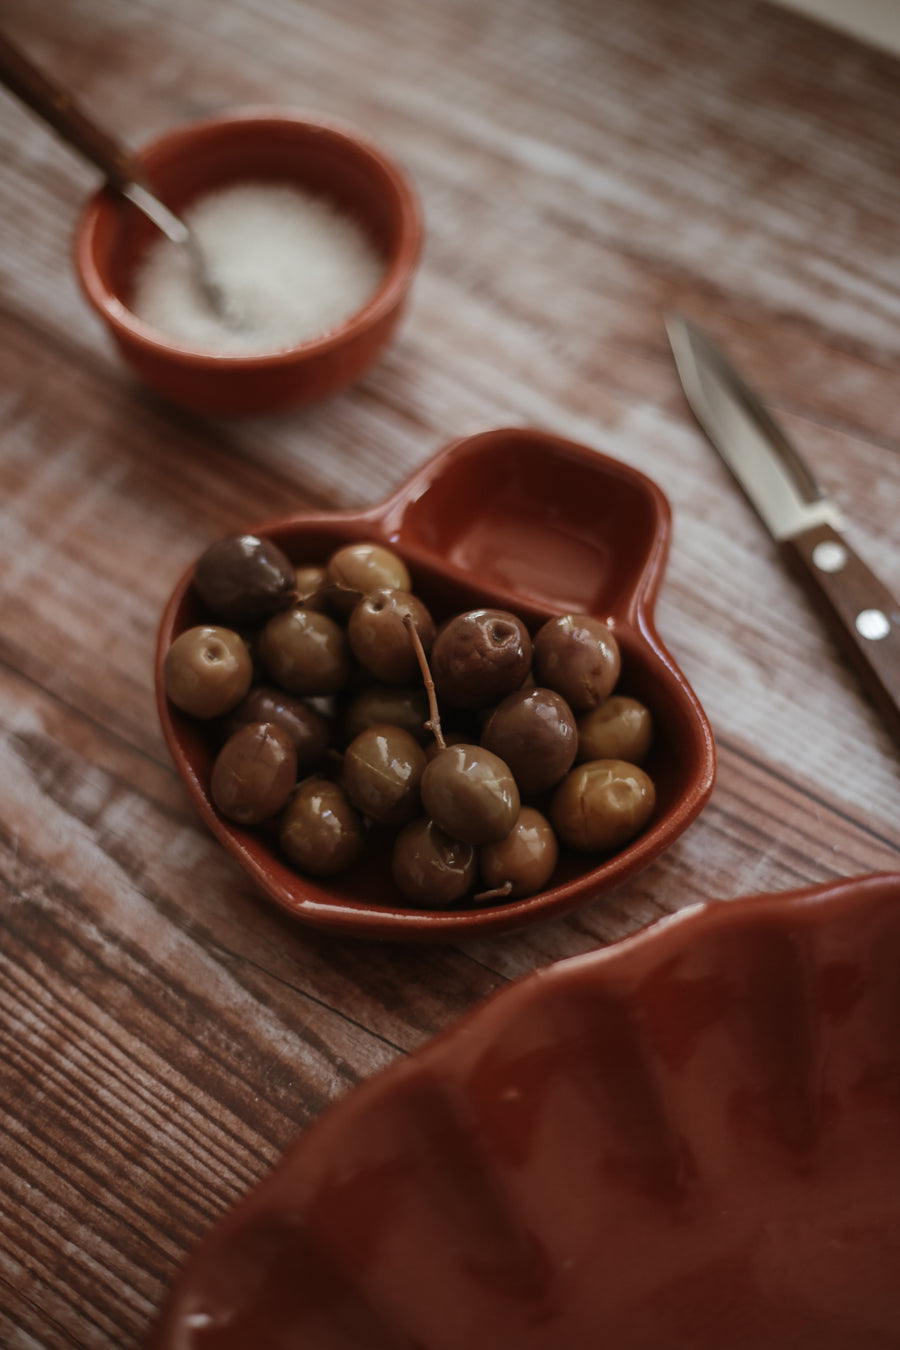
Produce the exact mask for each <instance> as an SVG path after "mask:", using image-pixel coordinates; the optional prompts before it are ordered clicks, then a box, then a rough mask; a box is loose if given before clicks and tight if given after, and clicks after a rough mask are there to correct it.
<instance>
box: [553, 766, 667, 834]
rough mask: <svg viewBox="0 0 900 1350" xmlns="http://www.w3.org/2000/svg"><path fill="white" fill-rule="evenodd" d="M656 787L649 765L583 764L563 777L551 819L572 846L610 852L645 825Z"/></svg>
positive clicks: (554, 798)
mask: <svg viewBox="0 0 900 1350" xmlns="http://www.w3.org/2000/svg"><path fill="white" fill-rule="evenodd" d="M655 805H656V790H655V788H654V786H653V782H652V781H651V779H650V778H648V776H647V774H646V773H645V772H644V770H643V769H641V768H639V767H638V766H637V765H636V764H628V763H627V762H626V761H625V760H622V759H595V760H590V761H589V762H588V763H587V764H579V765H577V766H576V767H575V768H574V769H572V770H571V771H570V772H569V773H568V774H567V775H566V777H565V778H564V779H563V780H562V782H561V783H560V784H559V787H557V789H556V791H555V792H554V794H553V799H552V801H551V803H550V820H551V822H552V824H553V828H554V829H555V830H556V833H557V835H558V836H559V838H560V839H561V840H562V841H563V843H565V844H568V845H569V847H570V848H573V849H577V850H578V851H579V852H583V853H595V852H597V853H606V852H609V851H610V850H612V849H616V848H621V847H622V846H623V844H627V843H628V841H629V840H630V839H632V838H633V837H634V836H635V835H636V834H637V833H638V832H639V831H640V830H642V829H643V828H644V826H645V825H646V824H647V821H648V820H649V819H650V816H651V815H652V814H653V808H654V806H655Z"/></svg>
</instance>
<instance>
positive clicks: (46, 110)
mask: <svg viewBox="0 0 900 1350" xmlns="http://www.w3.org/2000/svg"><path fill="white" fill-rule="evenodd" d="M0 82H2V83H3V84H4V85H5V86H6V88H7V89H9V90H10V91H11V92H12V93H13V94H15V95H16V97H17V98H20V99H21V100H22V102H23V103H24V104H26V106H27V107H29V108H31V109H32V111H33V112H36V113H37V114H38V116H40V117H42V118H43V119H44V121H45V122H47V123H48V124H49V125H50V126H51V127H53V129H54V131H56V132H58V133H59V135H60V136H62V138H63V140H65V141H68V143H69V144H70V145H71V146H73V147H74V148H75V149H76V150H79V151H80V152H81V154H82V155H84V156H85V158H87V159H89V160H90V161H91V163H92V164H94V165H96V167H97V168H98V169H102V170H103V172H104V174H105V175H106V177H107V179H108V180H109V182H110V183H111V184H112V185H113V187H115V188H118V189H121V188H123V187H127V185H128V184H129V183H141V182H142V181H143V180H142V177H141V170H140V169H139V167H138V164H137V162H136V160H134V159H133V158H132V156H131V155H130V154H129V152H128V151H127V150H126V149H125V148H124V147H123V146H121V145H120V144H119V143H118V142H117V141H115V140H114V139H113V138H112V137H111V136H110V135H109V134H108V133H107V132H105V131H104V130H102V128H101V127H98V126H97V125H96V123H95V122H93V121H91V119H90V118H89V117H88V116H87V115H86V114H85V113H83V112H82V111H81V109H80V108H78V107H76V106H75V104H74V102H73V101H72V98H71V97H70V95H69V94H68V93H67V92H66V90H65V89H62V88H60V86H59V85H57V84H55V83H54V82H53V81H52V80H50V79H49V78H48V77H47V76H46V75H44V74H43V73H42V72H41V71H40V70H38V69H37V67H36V66H34V65H32V63H31V61H30V60H29V59H28V57H27V56H26V55H25V53H24V52H22V51H20V50H19V48H18V47H16V46H15V45H14V44H13V43H12V42H10V41H9V39H8V38H7V37H5V36H4V35H3V34H2V33H0Z"/></svg>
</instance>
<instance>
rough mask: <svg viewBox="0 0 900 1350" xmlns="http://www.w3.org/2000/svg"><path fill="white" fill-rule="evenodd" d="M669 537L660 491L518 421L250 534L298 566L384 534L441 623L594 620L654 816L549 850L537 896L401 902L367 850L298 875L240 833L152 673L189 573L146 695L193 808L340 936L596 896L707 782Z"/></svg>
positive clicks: (654, 843) (177, 624) (446, 927)
mask: <svg viewBox="0 0 900 1350" xmlns="http://www.w3.org/2000/svg"><path fill="white" fill-rule="evenodd" d="M669 531H670V512H669V507H668V504H667V502H666V499H665V498H664V496H663V494H662V493H661V492H660V490H659V488H658V487H656V486H655V484H653V483H652V482H651V481H650V480H649V479H647V478H646V477H645V476H644V475H642V474H640V473H638V472H637V471H636V470H634V469H632V468H630V467H629V466H628V465H626V464H623V463H620V462H618V461H615V460H613V459H610V458H607V457H605V456H603V455H601V454H598V453H597V452H595V451H593V450H590V449H588V448H587V447H585V446H582V445H577V444H573V443H571V442H568V441H564V440H561V439H559V438H557V437H555V436H551V435H547V434H545V433H543V432H539V431H533V430H525V429H512V430H509V429H507V430H502V429H501V430H495V431H488V432H484V433H482V434H480V435H476V436H472V437H467V438H465V439H462V440H459V441H456V442H454V443H453V444H451V445H449V446H447V447H446V448H445V449H443V450H442V451H441V452H440V453H438V454H437V455H436V456H435V457H434V458H433V459H431V460H430V461H429V462H428V463H426V464H425V465H424V467H423V468H421V469H420V470H419V471H418V472H417V473H415V474H414V475H413V476H412V477H411V478H410V479H409V480H408V481H407V482H406V483H404V484H403V485H402V486H401V487H400V488H399V490H398V491H396V492H395V493H394V494H393V495H392V496H390V497H389V498H388V499H387V500H386V501H384V502H382V503H381V504H380V505H378V506H375V507H372V508H370V509H367V510H363V511H357V512H351V513H337V512H327V513H320V514H305V515H299V516H293V517H289V518H287V519H284V520H278V521H273V522H269V523H268V524H263V525H261V526H258V527H257V526H254V527H252V533H254V534H257V535H261V536H264V537H265V538H267V539H270V540H272V541H273V542H274V543H275V544H277V545H278V546H279V547H280V548H281V549H282V550H283V551H284V552H285V553H286V554H287V555H288V558H289V559H290V560H291V561H292V562H293V563H294V564H295V565H297V564H300V563H304V562H321V561H322V560H323V559H324V558H326V557H327V556H328V555H329V554H330V553H331V552H333V551H334V550H336V549H337V548H338V547H340V546H341V545H342V544H345V543H348V542H352V541H356V540H368V541H374V542H380V543H383V544H388V545H389V546H390V548H391V549H392V550H394V551H395V552H396V553H397V554H398V555H399V556H400V557H401V558H402V559H403V560H404V562H405V563H406V565H407V567H408V569H409V572H410V574H411V577H412V583H413V590H414V592H415V593H416V594H417V595H419V596H421V598H422V599H423V600H424V602H425V603H426V604H427V605H428V606H429V607H430V609H431V611H432V613H433V614H434V617H435V620H436V621H437V622H440V620H441V619H442V618H444V617H446V616H447V615H449V614H452V613H456V612H459V611H462V610H467V609H470V608H472V607H476V606H491V607H494V608H499V609H502V610H506V611H511V612H513V613H514V614H516V615H518V616H519V617H520V618H521V619H522V620H523V621H524V623H525V624H526V625H527V626H528V627H529V628H531V629H532V630H534V629H536V628H537V627H539V626H540V625H541V623H543V622H544V621H545V620H546V619H548V618H550V617H552V616H554V615H558V614H563V613H567V612H576V613H581V614H588V615H592V616H596V617H597V618H600V619H602V620H604V621H605V622H606V623H607V624H608V626H609V628H610V629H611V630H612V632H613V633H614V635H615V638H616V640H617V643H618V646H619V648H620V650H621V675H620V678H619V683H618V686H617V688H618V689H619V690H620V691H621V692H623V693H626V694H629V695H631V696H632V697H633V698H635V699H637V700H641V701H643V703H644V704H645V705H646V706H647V707H648V708H649V709H650V711H651V713H652V716H653V721H654V726H655V732H654V740H653V745H652V748H651V751H650V755H649V758H648V759H647V762H646V765H645V768H646V772H647V774H649V775H650V777H651V779H652V780H653V783H654V785H655V793H656V805H655V809H654V812H653V815H652V816H651V818H650V820H649V823H648V824H647V825H646V826H645V827H644V829H643V830H642V832H641V833H640V834H639V835H637V837H635V838H633V839H632V840H631V842H629V843H627V844H626V845H625V846H624V847H622V848H621V849H619V850H618V851H614V852H611V853H606V854H585V853H574V852H570V851H569V850H567V849H565V848H563V849H561V850H560V857H559V862H558V865H557V867H556V870H555V871H554V873H553V875H552V876H551V877H550V881H549V883H548V884H547V885H546V887H545V888H544V889H543V890H541V892H540V893H539V894H536V895H531V896H528V897H527V898H522V899H514V900H504V901H502V902H497V901H493V902H488V903H484V904H480V905H477V906H469V907H468V908H462V907H460V908H455V909H445V910H440V911H438V910H431V909H422V908H413V907H411V906H409V905H407V904H404V902H403V901H402V899H401V898H400V896H399V894H398V892H397V891H396V888H395V887H394V884H393V881H392V878H391V875H390V870H389V866H388V859H387V858H386V857H379V856H378V853H377V849H376V850H375V852H374V853H373V852H371V851H368V852H367V853H366V854H365V855H364V856H363V858H362V859H360V861H359V862H357V863H356V864H354V865H353V866H352V867H350V869H349V870H347V871H345V872H343V873H341V874H340V875H338V876H336V877H334V878H332V879H327V880H315V879H312V878H309V877H304V876H301V875H300V874H299V873H298V872H297V871H295V870H293V869H292V868H291V867H290V866H289V865H288V864H287V863H286V861H285V860H284V859H283V858H282V857H281V856H280V854H279V851H278V847H277V843H276V844H273V842H272V838H271V835H270V834H267V833H266V831H265V830H263V831H258V830H250V829H242V828H240V827H238V826H237V825H234V824H232V823H230V822H229V821H227V820H225V819H224V818H223V817H222V816H221V815H220V814H219V813H218V811H217V810H216V809H215V807H214V806H213V804H212V802H211V798H210V787H209V785H210V774H211V762H212V757H213V753H214V751H213V748H212V744H211V738H210V734H209V731H208V728H207V727H206V726H205V725H204V724H203V723H202V722H198V721H195V720H193V719H191V718H189V717H187V716H185V715H184V714H183V713H181V712H179V711H178V709H177V708H175V706H174V705H173V704H172V703H171V702H170V701H169V699H168V698H167V696H166V693H165V686H164V676H163V665H164V660H165V655H166V652H167V651H168V649H169V647H170V645H171V643H172V641H173V640H174V638H175V637H177V636H178V635H179V634H180V633H182V632H183V631H184V630H185V629H188V628H191V627H193V626H195V625H197V624H199V623H201V622H206V621H207V620H205V619H204V618H203V614H202V611H201V610H200V608H199V604H198V600H197V597H196V594H195V593H194V591H193V588H192V574H193V569H189V571H188V572H187V574H186V575H185V576H184V577H182V579H181V581H180V582H179V583H178V585H177V587H176V589H175V592H174V594H173V595H172V597H171V599H170V601H169V603H168V605H167V607H166V610H165V613H164V615H163V617H162V621H161V624H160V629H159V636H158V648H157V661H156V687H157V702H158V709H159V716H160V719H161V724H162V728H163V732H164V735H165V738H166V741H167V744H168V746H169V749H170V751H171V754H172V756H173V758H174V760H175V763H176V765H177V767H178V770H179V772H180V773H181V775H182V777H183V779H184V781H185V783H186V785H187V789H188V791H189V793H190V795H191V797H192V799H193V801H194V803H195V805H196V807H197V809H198V810H199V812H200V814H201V816H202V817H203V819H204V820H205V822H206V823H207V825H208V826H209V828H210V829H211V830H212V831H213V833H214V834H215V835H216V837H217V838H218V839H219V840H220V841H221V843H222V844H223V845H224V846H225V848H226V849H227V850H228V851H229V852H230V853H231V855H232V856H233V857H234V858H235V859H236V860H237V861H238V862H239V863H240V865H241V866H242V867H244V868H245V869H246V871H247V872H248V873H249V874H250V876H251V877H252V878H253V879H254V881H255V882H256V883H257V884H258V885H259V887H260V888H261V889H262V890H263V891H264V892H265V893H266V895H267V896H268V897H269V898H270V899H271V900H273V901H274V902H275V903H276V904H278V905H280V906H282V908H284V909H285V910H287V911H288V912H289V913H291V914H292V915H294V916H295V917H296V918H298V919H301V920H303V921H304V922H307V923H310V924H314V925H316V926H318V927H320V928H327V929H332V930H335V931H340V932H343V933H346V934H355V935H358V936H363V937H369V938H371V937H376V938H389V939H395V940H396V939H400V940H403V939H410V940H419V941H447V940H450V939H458V938H462V937H466V936H470V935H473V934H476V933H479V934H483V933H491V932H500V931H506V930H510V929H514V928H521V927H523V926H524V925H526V924H529V923H532V922H534V921H536V920H540V919H546V918H549V917H550V916H552V915H557V914H561V913H564V912H565V911H567V910H571V909H573V908H575V907H576V906H578V905H581V904H584V903H586V902H589V901H592V900H596V899H597V898H598V897H599V896H601V895H603V894H604V893H605V892H606V891H608V890H609V889H610V888H611V887H614V886H617V885H619V884H620V883H622V882H623V881H625V880H626V878H628V877H630V876H633V875H634V874H635V873H636V872H638V871H639V870H640V869H641V868H643V867H646V865H647V864H648V863H649V862H650V861H651V860H652V859H654V858H655V857H657V855H658V854H659V853H660V852H661V851H662V850H663V849H665V848H667V847H668V846H669V845H670V844H672V843H673V841H674V840H675V839H677V838H678V836H679V835H680V834H681V833H682V831H683V830H685V829H686V828H687V826H688V825H689V824H690V823H691V822H692V821H693V820H694V819H695V817H696V816H697V814H698V813H699V812H700V810H701V809H702V807H703V806H704V805H705V803H706V801H707V799H708V797H709V794H710V792H711V790H712V784H713V779H714V773H715V751H714V744H713V738H712V735H711V732H710V728H709V725H708V723H707V720H706V717H705V715H704V713H703V711H702V709H701V707H700V705H699V704H698V701H697V699H696V697H695V696H694V694H693V692H692V691H691V689H690V688H689V686H688V683H687V681H686V680H685V678H684V676H683V675H682V674H681V672H680V671H679V670H678V668H677V666H676V665H675V662H674V661H673V659H672V657H671V656H670V655H669V653H668V652H667V651H666V649H665V647H664V646H663V644H662V642H661V641H660V639H659V637H658V636H657V634H656V631H655V628H654V625H653V605H654V601H655V598H656V594H657V591H658V588H659V585H660V582H661V579H662V574H663V567H664V563H665V558H666V552H667V547H668V542H669Z"/></svg>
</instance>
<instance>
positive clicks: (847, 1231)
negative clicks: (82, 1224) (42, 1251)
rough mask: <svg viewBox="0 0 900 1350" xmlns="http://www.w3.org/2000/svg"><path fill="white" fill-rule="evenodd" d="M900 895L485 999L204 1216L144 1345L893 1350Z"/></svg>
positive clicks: (731, 907) (161, 1348)
mask: <svg viewBox="0 0 900 1350" xmlns="http://www.w3.org/2000/svg"><path fill="white" fill-rule="evenodd" d="M898 1345H900V876H896V875H894V876H890V875H885V876H872V877H866V878H861V879H858V880H855V881H847V882H840V883H835V884H833V885H830V886H823V887H820V888H818V889H811V890H802V891H797V892H794V893H791V894H788V895H783V896H763V897H754V898H750V899H744V900H737V901H731V902H727V903H712V904H707V905H700V906H696V907H693V908H691V909H689V910H686V911H683V912H682V914H680V915H679V916H677V917H675V918H673V919H670V920H664V921H662V922H661V923H658V924H657V925H655V926H654V927H652V928H650V929H648V930H645V931H644V932H643V933H642V934H639V935H637V936H636V937H633V938H630V939H626V940H625V941H624V942H622V943H620V944H618V945H616V946H614V947H611V948H608V949H607V950H605V951H602V952H595V953H591V954H589V955H587V956H582V957H578V958H574V959H571V960H568V961H563V962H560V963H558V964H557V965H555V966H551V967H549V968H548V969H545V970H542V971H539V972H537V973H536V974H533V975H531V976H528V977H527V978H525V979H523V980H521V981H519V982H518V983H517V984H515V985H513V986H511V987H509V988H508V989H506V990H504V991H503V992H502V993H500V994H498V995H495V996H494V997H493V998H492V999H490V1000H488V1001H487V1002H486V1003H484V1004H483V1005H482V1006H481V1007H480V1008H479V1009H477V1010H476V1011H475V1012H474V1013H472V1014H470V1015H469V1016H468V1017H466V1018H465V1019H463V1020H462V1021H461V1022H459V1023H458V1024H457V1025H456V1026H455V1027H453V1028H452V1029H451V1030H450V1031H448V1032H446V1033H444V1034H443V1036H441V1037H439V1038H438V1039H437V1040H435V1041H433V1042H431V1043H430V1044H429V1045H427V1046H426V1047H425V1048H424V1049H422V1050H420V1051H419V1052H417V1053H416V1054H414V1055H412V1056H411V1057H410V1058H409V1059H408V1060H406V1061H404V1062H401V1063H399V1064H396V1065H394V1066H393V1067H392V1068H390V1069H389V1070H387V1071H385V1072H383V1073H381V1074H380V1075H378V1076H377V1077H375V1078H373V1079H372V1080H370V1081H369V1082H368V1083H366V1084H364V1085H363V1086H362V1087H361V1088H357V1089H356V1090H355V1091H353V1092H351V1093H350V1094H349V1095H348V1096H347V1097H346V1098H345V1099H344V1100H343V1101H342V1102H340V1103H338V1104H337V1105H336V1106H335V1107H333V1108H332V1109H331V1110H330V1111H329V1112H328V1113H326V1115H324V1116H323V1117H322V1118H321V1119H320V1120H319V1121H318V1122H317V1123H315V1124H314V1125H313V1126H312V1127H311V1128H310V1129H308V1130H307V1131H306V1132H305V1133H304V1134H302V1135H301V1136H300V1137H299V1138H298V1140H297V1141H296V1143H295V1144H294V1145H293V1146H292V1147H291V1148H290V1149H289V1151H288V1152H287V1153H286V1154H285V1155H284V1157H283V1159H282V1161H281V1162H280V1164H279V1165H278V1166H277V1167H276V1169H275V1170H274V1171H273V1172H272V1173H271V1174H270V1175H269V1176H268V1177H267V1178H266V1179H264V1180H263V1181H262V1182H261V1183H260V1184H259V1185H258V1186H257V1188H256V1189H255V1190H254V1191H252V1192H251V1193H250V1194H249V1195H248V1196H246V1198H245V1199H243V1200H242V1201H241V1202H240V1203H239V1204H238V1205H237V1206H236V1207H235V1208H234V1209H233V1210H232V1211H231V1212H230V1213H229V1214H227V1215H226V1216H225V1218H224V1219H222V1220H221V1221H220V1222H219V1224H218V1226H217V1227H215V1228H214V1229H213V1231H212V1232H211V1233H210V1234H209V1236H208V1237H207V1238H206V1239H205V1240H204V1241H203V1242H202V1243H201V1245H200V1247H199V1249H198V1250H197V1251H196V1252H195V1253H194V1255H193V1256H192V1257H191V1259H190V1260H189V1261H188V1264H187V1265H186V1267H185V1269H184V1271H183V1272H182V1274H181V1275H180V1276H179V1277H178V1279H177V1280H176V1282H175V1285H174V1288H173V1290H172V1292H171V1295H170V1298H169V1300H168V1303H167V1305H166V1307H165V1310H164V1313H163V1315H162V1317H161V1320H160V1322H159V1324H158V1327H157V1334H156V1336H155V1338H154V1339H153V1341H152V1347H153V1350H246V1347H248V1346H253V1347H254V1350H288V1347H291V1348H294V1347H297V1348H299V1347H301V1346H302V1347H303V1350H588V1348H589V1347H595V1346H610V1347H614V1350H893V1348H894V1347H896V1346H898Z"/></svg>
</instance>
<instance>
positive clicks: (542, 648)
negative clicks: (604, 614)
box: [534, 614, 621, 713]
mask: <svg viewBox="0 0 900 1350" xmlns="http://www.w3.org/2000/svg"><path fill="white" fill-rule="evenodd" d="M620 668H621V655H620V652H619V644H618V643H617V641H616V639H615V637H614V636H613V634H612V632H611V631H610V630H609V628H607V626H606V624H605V623H602V622H601V621H600V619H595V618H594V617H593V616H592V615H590V614H562V615H559V616H558V617H557V618H555V619H548V621H547V622H546V623H545V624H544V625H543V626H542V627H541V628H539V629H538V631H537V633H536V634H535V636H534V673H535V676H536V678H537V681H538V684H541V685H547V686H548V687H549V688H550V689H555V690H556V692H557V693H558V694H562V696H563V698H564V699H565V700H566V702H567V703H568V704H569V707H570V708H572V710H573V711H574V712H576V713H579V712H584V711H586V710H587V709H588V708H594V707H596V706H597V704H598V703H602V702H603V700H604V699H605V698H608V697H609V695H610V694H611V693H612V690H613V688H614V686H615V683H616V680H617V679H618V678H619V671H620Z"/></svg>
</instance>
